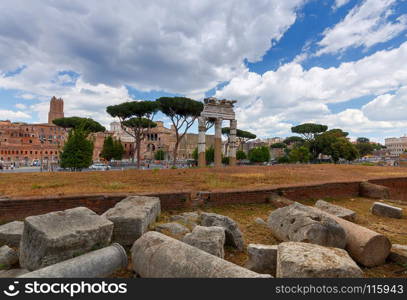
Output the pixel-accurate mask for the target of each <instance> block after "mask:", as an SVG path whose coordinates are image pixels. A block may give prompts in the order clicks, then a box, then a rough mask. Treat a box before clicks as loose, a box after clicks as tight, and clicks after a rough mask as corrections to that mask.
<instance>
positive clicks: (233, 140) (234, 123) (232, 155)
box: [229, 120, 237, 166]
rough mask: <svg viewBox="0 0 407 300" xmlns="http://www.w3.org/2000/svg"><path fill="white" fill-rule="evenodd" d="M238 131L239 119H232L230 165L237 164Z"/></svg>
mask: <svg viewBox="0 0 407 300" xmlns="http://www.w3.org/2000/svg"><path fill="white" fill-rule="evenodd" d="M236 132H237V121H236V120H230V133H229V165H231V166H235V165H236Z"/></svg>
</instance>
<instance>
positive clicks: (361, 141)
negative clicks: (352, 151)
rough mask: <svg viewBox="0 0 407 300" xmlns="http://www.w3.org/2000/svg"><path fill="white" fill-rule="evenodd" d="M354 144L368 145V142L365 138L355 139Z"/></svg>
mask: <svg viewBox="0 0 407 300" xmlns="http://www.w3.org/2000/svg"><path fill="white" fill-rule="evenodd" d="M356 143H358V144H363V143H370V140H369V139H368V138H366V137H359V138H357V140H356Z"/></svg>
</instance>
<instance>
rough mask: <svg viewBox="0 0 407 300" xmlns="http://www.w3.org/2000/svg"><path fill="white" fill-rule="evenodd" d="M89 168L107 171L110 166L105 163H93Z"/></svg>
mask: <svg viewBox="0 0 407 300" xmlns="http://www.w3.org/2000/svg"><path fill="white" fill-rule="evenodd" d="M89 169H91V170H95V171H108V170H110V169H111V167H110V166H109V165H105V164H93V165H91V166H90V167H89Z"/></svg>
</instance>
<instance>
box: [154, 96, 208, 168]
mask: <svg viewBox="0 0 407 300" xmlns="http://www.w3.org/2000/svg"><path fill="white" fill-rule="evenodd" d="M156 102H157V103H158V104H159V108H160V110H161V112H162V113H163V114H165V115H166V116H167V117H168V118H169V119H170V120H171V122H172V125H173V126H174V129H175V137H176V141H175V146H174V153H173V166H175V165H176V164H177V155H178V147H179V143H180V141H181V140H182V138H183V137H184V136H185V135H186V133H187V132H188V130H189V129H190V128H191V126H192V125H193V124H194V123H195V120H196V119H197V118H198V117H199V116H200V115H201V112H202V111H203V108H204V105H203V103H202V102H199V101H195V100H192V99H189V98H185V97H161V98H159V99H157V101H156Z"/></svg>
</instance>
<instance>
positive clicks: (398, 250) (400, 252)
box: [389, 244, 407, 265]
mask: <svg viewBox="0 0 407 300" xmlns="http://www.w3.org/2000/svg"><path fill="white" fill-rule="evenodd" d="M389 259H390V260H391V261H394V262H396V263H399V264H403V265H404V264H407V245H399V244H393V246H392V247H391V250H390V255H389Z"/></svg>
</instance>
